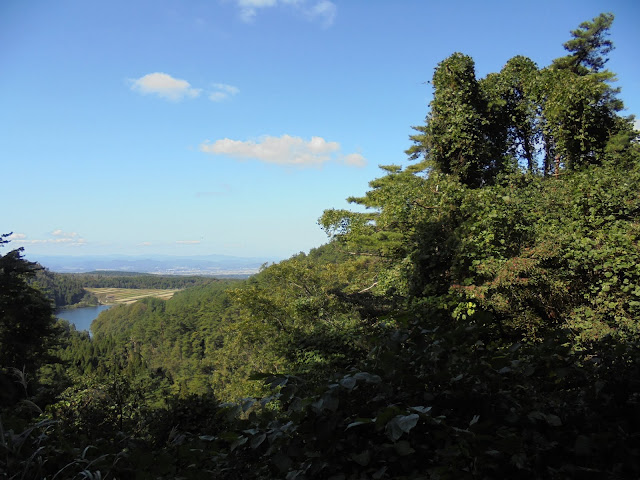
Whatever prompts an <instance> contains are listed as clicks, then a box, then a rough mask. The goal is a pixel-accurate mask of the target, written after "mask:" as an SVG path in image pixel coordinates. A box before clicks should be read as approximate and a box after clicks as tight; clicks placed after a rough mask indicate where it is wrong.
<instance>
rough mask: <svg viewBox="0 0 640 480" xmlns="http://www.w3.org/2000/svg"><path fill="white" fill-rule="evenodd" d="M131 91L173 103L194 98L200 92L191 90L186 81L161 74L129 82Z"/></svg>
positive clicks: (199, 90) (156, 73) (197, 89)
mask: <svg viewBox="0 0 640 480" xmlns="http://www.w3.org/2000/svg"><path fill="white" fill-rule="evenodd" d="M131 90H133V91H136V92H139V93H142V94H143V95H149V94H155V95H158V96H159V97H162V98H166V99H167V100H171V101H174V102H177V101H179V100H182V99H183V98H185V97H190V98H195V97H197V96H198V95H200V92H202V89H199V88H193V87H192V86H191V84H190V83H189V82H187V81H186V80H181V79H179V78H173V77H172V76H171V75H168V74H166V73H161V72H155V73H149V74H147V75H145V76H143V77H140V78H137V79H133V80H131Z"/></svg>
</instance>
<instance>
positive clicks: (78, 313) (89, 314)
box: [56, 305, 112, 330]
mask: <svg viewBox="0 0 640 480" xmlns="http://www.w3.org/2000/svg"><path fill="white" fill-rule="evenodd" d="M111 307H112V305H98V306H96V307H81V308H69V309H65V308H63V309H61V310H58V311H57V312H56V317H58V318H62V319H64V320H67V321H68V322H70V323H73V324H74V325H75V326H76V330H89V327H90V326H91V322H93V321H94V320H95V319H96V318H97V317H98V315H100V312H103V311H105V310H107V309H109V308H111Z"/></svg>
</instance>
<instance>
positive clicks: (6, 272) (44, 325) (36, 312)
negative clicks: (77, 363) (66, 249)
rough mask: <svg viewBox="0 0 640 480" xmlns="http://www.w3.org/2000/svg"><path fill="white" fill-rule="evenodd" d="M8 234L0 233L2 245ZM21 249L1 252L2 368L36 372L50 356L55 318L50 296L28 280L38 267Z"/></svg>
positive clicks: (0, 340) (0, 314) (6, 241)
mask: <svg viewBox="0 0 640 480" xmlns="http://www.w3.org/2000/svg"><path fill="white" fill-rule="evenodd" d="M9 235H10V234H4V235H2V236H0V246H2V245H3V244H6V243H8V240H6V238H7V237H8V236H9ZM22 251H23V249H22V248H18V249H15V250H12V251H10V252H9V253H7V254H6V255H4V256H0V369H1V370H4V371H5V372H6V371H7V369H9V368H16V369H18V370H20V371H24V372H25V373H32V374H33V373H34V372H35V371H36V370H37V368H38V367H39V366H40V365H42V364H43V363H44V362H45V361H46V360H47V358H46V353H47V350H48V348H49V346H50V344H51V341H52V339H53V337H54V335H55V331H54V324H55V319H54V317H53V307H52V304H51V302H50V301H49V299H47V298H46V297H45V296H44V295H43V294H42V293H41V292H40V291H39V290H37V289H35V288H33V287H32V286H30V285H29V283H28V280H29V279H30V278H32V277H33V276H34V275H35V274H36V272H37V270H38V268H39V267H38V265H37V264H36V263H34V262H29V261H27V260H25V259H24V258H23V257H22Z"/></svg>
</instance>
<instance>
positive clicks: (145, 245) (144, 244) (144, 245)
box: [138, 242, 152, 247]
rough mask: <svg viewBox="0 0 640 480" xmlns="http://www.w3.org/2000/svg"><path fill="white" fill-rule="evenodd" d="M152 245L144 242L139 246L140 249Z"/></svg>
mask: <svg viewBox="0 0 640 480" xmlns="http://www.w3.org/2000/svg"><path fill="white" fill-rule="evenodd" d="M151 245H152V243H151V242H142V243H139V244H138V246H140V247H150V246H151Z"/></svg>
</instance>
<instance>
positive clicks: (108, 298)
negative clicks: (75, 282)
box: [85, 288, 179, 305]
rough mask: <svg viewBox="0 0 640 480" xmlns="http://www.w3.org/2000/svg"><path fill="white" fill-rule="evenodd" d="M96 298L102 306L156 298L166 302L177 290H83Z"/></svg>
mask: <svg viewBox="0 0 640 480" xmlns="http://www.w3.org/2000/svg"><path fill="white" fill-rule="evenodd" d="M85 290H87V291H88V292H91V293H93V294H94V295H95V296H96V297H98V301H99V302H100V303H101V304H103V305H113V304H118V303H134V302H136V301H138V300H140V299H142V298H146V297H156V298H161V299H163V300H168V299H169V298H171V297H173V294H174V293H176V292H177V291H179V290H162V289H158V288H85Z"/></svg>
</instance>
